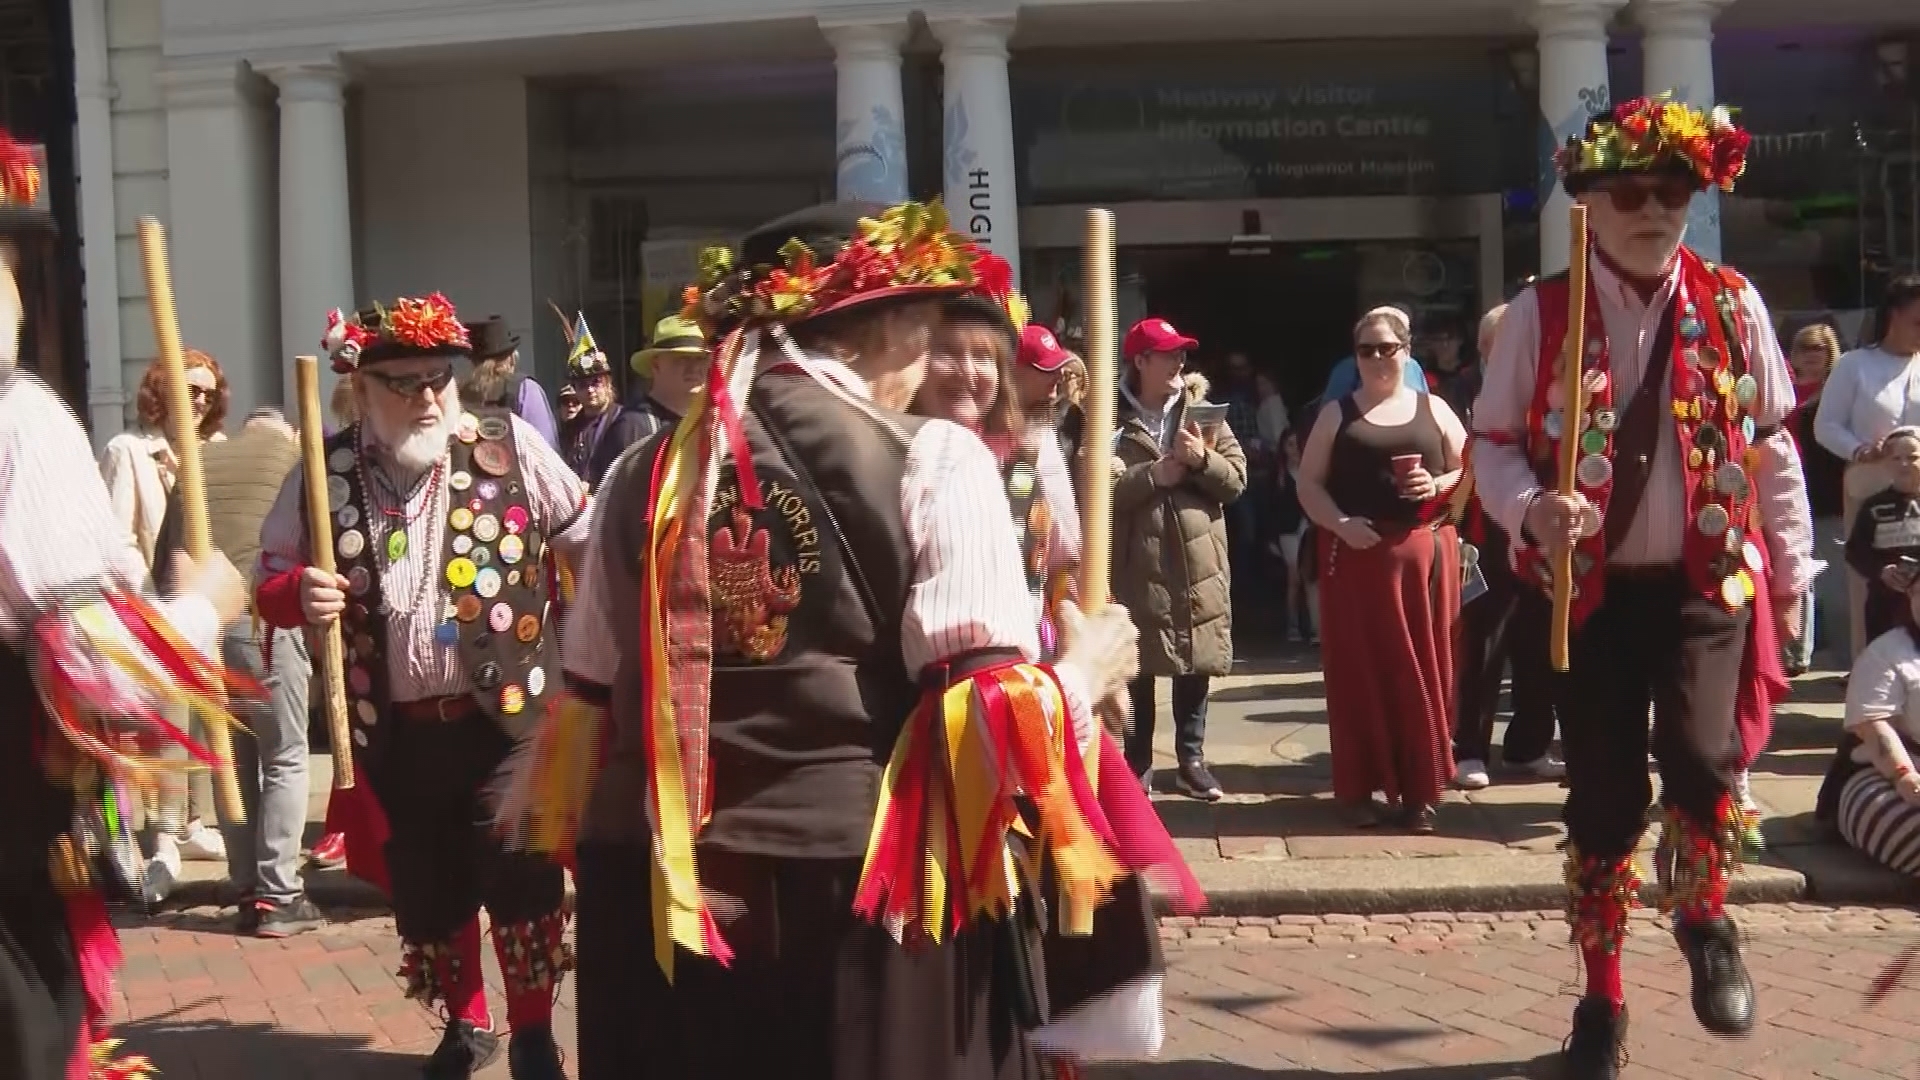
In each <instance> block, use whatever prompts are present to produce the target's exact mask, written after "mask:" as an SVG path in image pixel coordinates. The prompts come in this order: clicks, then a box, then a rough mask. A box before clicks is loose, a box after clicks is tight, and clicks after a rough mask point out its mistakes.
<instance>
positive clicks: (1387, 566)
mask: <svg viewBox="0 0 1920 1080" xmlns="http://www.w3.org/2000/svg"><path fill="white" fill-rule="evenodd" d="M1410 330H1411V327H1410V326H1409V325H1408V324H1407V321H1406V319H1405V317H1404V316H1402V315H1401V314H1400V313H1399V312H1398V311H1393V310H1391V309H1388V310H1386V311H1378V310H1376V311H1373V312H1369V313H1368V314H1366V315H1364V316H1362V317H1361V319H1360V322H1359V323H1358V324H1356V325H1355V326H1354V328H1353V345H1354V355H1355V356H1357V357H1359V362H1360V388H1359V389H1358V390H1356V391H1354V392H1353V393H1352V394H1349V395H1347V396H1346V397H1343V398H1339V399H1337V400H1334V401H1329V402H1328V403H1327V404H1326V405H1324V406H1322V407H1321V409H1320V415H1319V418H1318V419H1316V420H1315V421H1314V423H1313V431H1312V432H1311V433H1310V434H1309V435H1308V436H1307V445H1306V448H1305V450H1304V452H1303V454H1302V458H1301V463H1300V475H1299V485H1300V505H1301V507H1302V508H1304V509H1305V510H1306V512H1307V516H1308V517H1309V518H1311V519H1312V521H1313V523H1314V524H1315V525H1317V526H1319V533H1320V552H1319V555H1320V604H1321V612H1322V622H1321V627H1320V635H1321V638H1322V640H1323V641H1324V642H1325V646H1324V648H1323V650H1322V653H1321V656H1322V664H1323V665H1324V667H1325V669H1326V685H1327V729H1328V732H1329V734H1330V735H1331V738H1332V749H1333V796H1334V798H1335V800H1337V801H1338V802H1339V804H1340V806H1341V808H1342V810H1343V812H1344V814H1345V816H1346V817H1347V819H1348V821H1349V823H1350V824H1352V825H1354V826H1356V827H1367V826H1372V825H1377V824H1379V823H1380V822H1381V821H1382V819H1383V817H1384V818H1385V819H1386V820H1391V821H1394V822H1396V823H1398V824H1400V825H1403V826H1405V827H1406V828H1407V829H1409V830H1410V831H1412V832H1415V833H1431V832H1433V831H1434V827H1435V826H1434V816H1435V809H1436V807H1437V806H1438V805H1439V802H1440V793H1441V792H1442V791H1443V790H1445V788H1446V785H1447V782H1448V781H1449V780H1450V779H1451V778H1452V776H1453V745H1452V742H1453V738H1452V735H1453V733H1452V725H1451V723H1450V719H1451V717H1452V706H1453V682H1454V669H1453V621H1454V617H1455V615H1457V614H1458V613H1459V610H1460V541H1459V538H1458V536H1457V535H1456V534H1455V532H1454V527H1453V523H1452V521H1451V520H1449V518H1448V516H1447V512H1446V511H1447V496H1448V494H1449V493H1450V492H1452V491H1453V487H1454V485H1455V484H1457V483H1459V482H1460V475H1461V472H1460V469H1461V456H1462V452H1463V451H1464V450H1465V448H1466V442H1467V432H1466V427H1465V425H1463V424H1461V423H1460V418H1459V417H1458V416H1456V415H1454V412H1453V409H1452V408H1450V407H1449V406H1448V405H1447V403H1446V400H1445V399H1444V398H1441V397H1440V396H1438V395H1435V394H1421V393H1417V392H1415V391H1414V390H1412V389H1410V388H1408V387H1407V385H1406V384H1405V383H1404V382H1402V381H1401V378H1400V367H1401V361H1402V359H1403V358H1404V357H1405V356H1406V352H1407V343H1408V340H1409V336H1410V335H1409V331H1410ZM1375 792H1382V793H1384V794H1385V796H1386V800H1387V803H1386V809H1385V813H1384V815H1383V814H1382V812H1381V808H1380V805H1379V804H1378V803H1376V802H1374V799H1373V795H1374V793H1375Z"/></svg>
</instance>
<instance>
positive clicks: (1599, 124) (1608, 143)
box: [1554, 94, 1753, 193]
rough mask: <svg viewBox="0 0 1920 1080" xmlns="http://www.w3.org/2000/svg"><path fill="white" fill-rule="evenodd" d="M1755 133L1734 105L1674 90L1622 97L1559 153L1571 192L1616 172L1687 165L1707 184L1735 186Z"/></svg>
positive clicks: (1556, 162) (1721, 187) (1723, 188)
mask: <svg viewBox="0 0 1920 1080" xmlns="http://www.w3.org/2000/svg"><path fill="white" fill-rule="evenodd" d="M1752 141H1753V139H1752V136H1750V135H1748V134H1747V132H1746V131H1745V130H1744V129H1742V128H1741V127H1740V126H1739V125H1738V124H1736V123H1734V110H1733V109H1731V108H1729V107H1727V106H1725V105H1716V106H1714V107H1713V108H1712V109H1709V110H1705V111H1703V110H1700V109H1696V108H1694V107H1693V106H1691V105H1687V104H1685V103H1683V102H1678V101H1674V100H1673V99H1672V96H1671V95H1668V94H1660V95H1657V96H1655V97H1638V98H1634V99H1633V100H1632V101H1625V102H1621V103H1620V104H1619V105H1617V106H1615V107H1614V109H1613V111H1612V112H1611V113H1609V114H1606V115H1602V116H1597V117H1595V118H1594V119H1593V120H1592V121H1591V122H1589V123H1588V124H1587V129H1586V132H1585V134H1584V135H1583V136H1573V135H1570V136H1568V137H1567V142H1566V145H1565V146H1562V147H1561V148H1560V149H1559V150H1558V151H1557V152H1555V154H1554V166H1555V168H1556V169H1558V171H1559V173H1560V175H1561V177H1562V178H1563V179H1564V181H1565V183H1566V185H1567V188H1568V190H1569V191H1570V192H1575V193H1577V192H1578V190H1579V189H1581V188H1583V187H1585V186H1586V182H1587V181H1589V180H1591V179H1593V178H1595V177H1598V176H1604V175H1608V174H1612V173H1631V172H1653V171H1658V170H1662V169H1672V170H1674V171H1685V172H1686V173H1687V174H1688V175H1690V176H1692V177H1693V178H1694V180H1695V181H1696V182H1697V183H1698V184H1699V185H1700V186H1701V187H1702V188H1717V189H1719V190H1721V191H1728V192H1730V191H1732V190H1733V185H1734V182H1735V181H1737V180H1739V179H1740V176H1741V174H1742V173H1744V172H1746V170H1747V148H1748V146H1749V145H1751V143H1752Z"/></svg>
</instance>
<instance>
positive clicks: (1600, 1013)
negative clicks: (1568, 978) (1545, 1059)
mask: <svg viewBox="0 0 1920 1080" xmlns="http://www.w3.org/2000/svg"><path fill="white" fill-rule="evenodd" d="M1560 1055H1561V1057H1562V1058H1564V1059H1565V1061H1566V1070H1565V1075H1566V1078H1567V1080H1618V1077H1619V1076H1620V1067H1621V1066H1622V1065H1625V1064H1626V1063H1627V1007H1626V1006H1625V1005H1621V1006H1620V1007H1619V1008H1618V1009H1616V1008H1614V1004H1613V1002H1611V1001H1608V1000H1607V999H1606V998H1603V997H1586V998H1581V999H1580V1004H1578V1005H1576V1006H1574V1009H1573V1034H1571V1035H1569V1036H1567V1044H1566V1046H1565V1047H1563V1048H1562V1049H1561V1051H1560Z"/></svg>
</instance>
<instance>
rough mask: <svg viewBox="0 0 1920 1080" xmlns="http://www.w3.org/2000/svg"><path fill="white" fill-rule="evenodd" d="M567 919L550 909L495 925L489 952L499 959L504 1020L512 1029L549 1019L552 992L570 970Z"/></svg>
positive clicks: (536, 1025)
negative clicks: (504, 996)
mask: <svg viewBox="0 0 1920 1080" xmlns="http://www.w3.org/2000/svg"><path fill="white" fill-rule="evenodd" d="M566 931H567V920H566V916H564V915H562V914H561V913H560V912H557V911H556V912H553V913H551V914H549V915H546V916H544V917H542V918H539V919H533V920H530V921H527V922H520V923H508V924H505V925H496V926H494V928H493V954H494V955H495V956H496V957H498V958H499V960H500V981H501V985H502V986H503V987H505V989H506V992H507V1023H508V1025H510V1026H511V1027H512V1028H513V1030H515V1031H527V1030H531V1029H533V1028H541V1027H547V1026H549V1025H551V1024H552V1023H553V995H554V991H555V990H556V989H557V988H558V986H559V984H560V980H561V979H562V978H563V977H565V975H566V973H567V972H568V971H571V970H573V950H572V949H571V948H569V947H568V945H567V938H566Z"/></svg>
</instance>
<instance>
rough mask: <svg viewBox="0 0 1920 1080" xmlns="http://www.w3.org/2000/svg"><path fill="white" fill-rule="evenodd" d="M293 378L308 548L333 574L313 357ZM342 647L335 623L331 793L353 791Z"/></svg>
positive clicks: (326, 644)
mask: <svg viewBox="0 0 1920 1080" xmlns="http://www.w3.org/2000/svg"><path fill="white" fill-rule="evenodd" d="M293 374H294V379H295V380H296V381H297V382H298V383H299V384H300V467H301V479H302V480H303V481H304V482H305V486H306V489H307V546H308V550H310V551H312V552H313V565H314V567H315V568H316V569H318V570H321V571H323V572H325V573H328V574H331V573H334V572H335V570H334V564H333V529H332V527H331V525H330V524H329V523H330V522H331V521H332V520H333V509H332V507H330V506H328V505H327V448H326V438H325V436H324V435H323V434H322V431H323V429H322V427H321V425H322V424H323V423H325V416H326V414H325V413H322V412H321V411H320V361H319V360H318V359H317V358H315V357H312V356H296V357H294V360H293ZM345 652H346V649H345V646H344V645H342V643H341V639H340V620H338V619H335V620H333V621H332V622H329V623H327V624H326V625H325V626H323V627H322V628H321V630H320V672H321V678H322V679H323V680H324V681H323V683H322V686H323V687H324V688H325V692H326V695H327V702H326V704H327V740H328V743H329V744H330V745H331V746H332V747H333V788H334V790H335V791H345V790H347V789H348V788H350V787H352V786H353V739H352V732H351V731H350V730H349V729H348V727H347V668H346V659H345Z"/></svg>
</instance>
